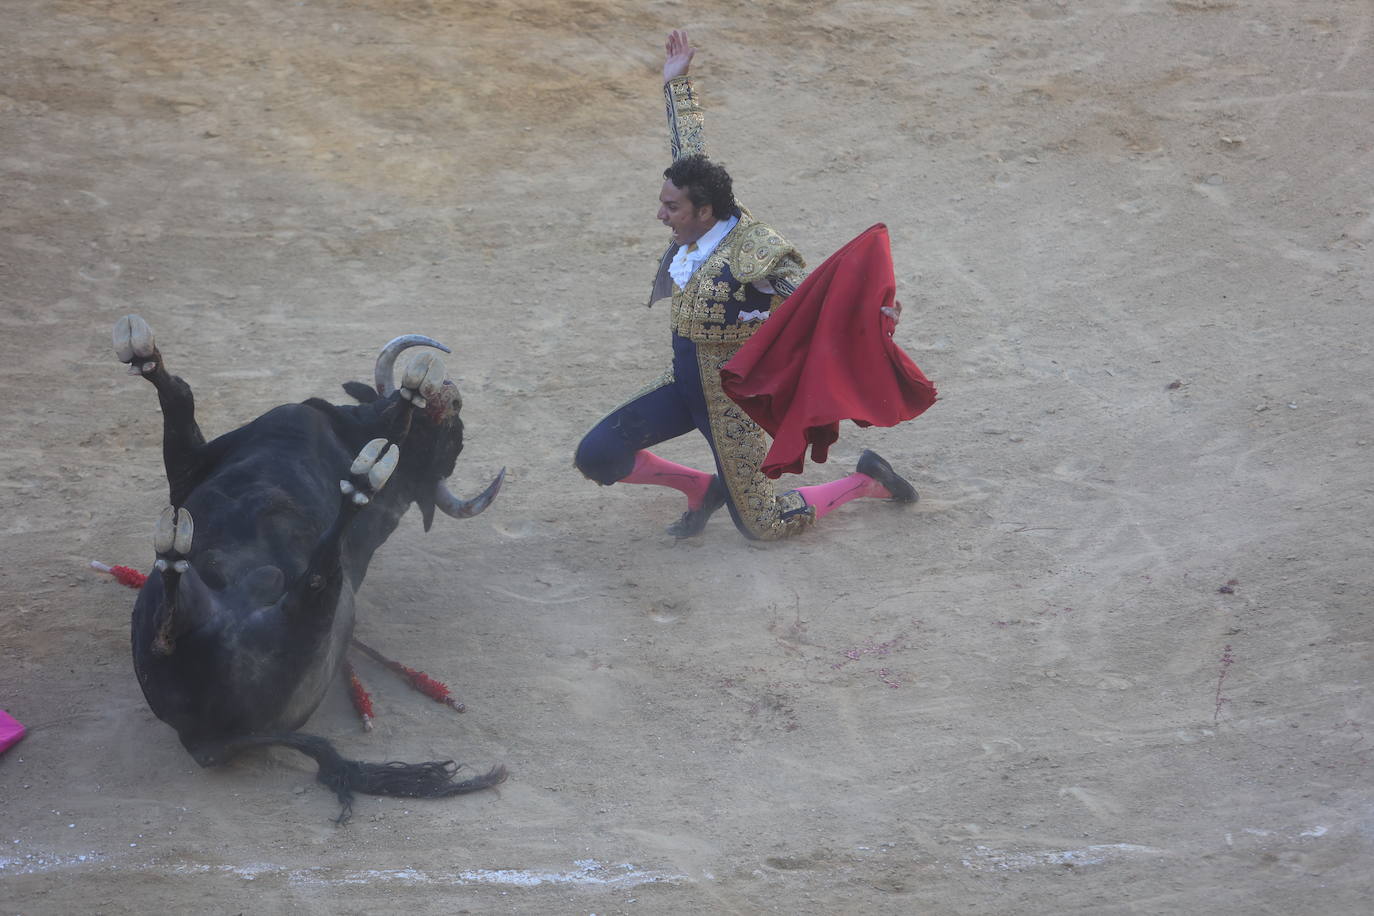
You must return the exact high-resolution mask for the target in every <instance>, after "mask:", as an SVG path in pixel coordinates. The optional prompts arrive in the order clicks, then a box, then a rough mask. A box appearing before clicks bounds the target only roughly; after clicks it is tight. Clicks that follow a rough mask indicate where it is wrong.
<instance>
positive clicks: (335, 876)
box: [0, 852, 688, 888]
mask: <svg viewBox="0 0 1374 916" xmlns="http://www.w3.org/2000/svg"><path fill="white" fill-rule="evenodd" d="M573 865H574V866H575V867H574V868H573V870H571V871H540V870H536V869H524V868H476V869H467V870H464V871H454V872H430V871H425V870H423V869H418V868H368V869H356V870H348V869H337V868H332V867H312V868H288V867H286V866H283V865H272V864H270V863H257V864H246V865H205V864H201V863H190V862H167V863H160V862H136V863H131V864H122V865H121V864H117V863H113V862H110V857H109V856H106V855H103V854H101V853H96V852H91V853H86V854H81V855H50V854H31V855H25V856H22V857H16V858H0V875H32V874H43V873H47V872H54V871H63V870H68V869H78V868H82V867H83V866H85V867H89V866H96V867H98V869H99V870H100V871H102V872H120V871H122V872H161V873H163V874H171V875H202V874H225V875H233V876H235V877H238V878H242V879H243V880H245V881H256V880H258V879H259V878H283V879H285V880H286V881H288V882H289V883H292V884H303V885H313V886H321V885H324V886H345V885H366V884H404V885H414V886H425V887H464V886H477V885H487V886H494V887H539V886H541V885H545V884H554V885H576V886H583V887H608V888H621V887H638V886H639V885H642V884H661V883H666V882H673V881H685V880H688V878H687V876H686V875H680V874H673V873H670V872H657V871H647V870H644V869H641V868H639V867H638V866H636V865H631V864H629V863H621V864H618V865H608V864H605V863H603V862H599V861H597V860H596V859H579V860H577V861H575V862H574V863H573Z"/></svg>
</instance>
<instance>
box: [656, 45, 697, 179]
mask: <svg viewBox="0 0 1374 916" xmlns="http://www.w3.org/2000/svg"><path fill="white" fill-rule="evenodd" d="M665 50H666V52H667V55H666V57H665V58H664V61H663V96H664V101H665V103H666V105H667V111H668V151H669V153H671V155H672V157H673V159H674V160H676V159H677V158H678V157H680V156H690V155H692V154H693V153H699V154H701V155H703V156H704V155H706V138H705V137H704V136H703V122H704V120H705V119H704V115H703V113H702V110H701V106H700V105H698V104H697V96H696V92H695V90H693V88H692V81H691V79H690V78H689V77H688V76H687V70H688V69H689V67H690V66H691V63H692V55H694V54H696V53H697V49H696V48H694V47H692V45H691V43H690V42H689V41H688V40H687V33H686V32H684V31H682V30H680V29H674V30H673V31H672V32H671V33H670V34H669V35H668V42H667V45H666V46H665Z"/></svg>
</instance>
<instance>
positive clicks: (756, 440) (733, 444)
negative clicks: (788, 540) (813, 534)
mask: <svg viewBox="0 0 1374 916" xmlns="http://www.w3.org/2000/svg"><path fill="white" fill-rule="evenodd" d="M696 350H697V370H698V372H700V373H701V391H702V396H703V397H704V398H705V400H706V413H707V417H708V419H709V421H710V424H711V440H712V442H713V443H714V444H715V449H716V460H717V461H718V462H719V464H720V471H721V476H722V478H723V480H724V483H725V486H726V488H727V489H728V490H729V491H730V500H731V502H733V503H734V506H735V511H736V512H737V513H738V514H739V517H740V521H741V522H742V523H743V525H744V528H745V530H746V532H747V533H748V534H749V536H750V537H752V538H756V539H758V540H761V541H776V540H779V539H781V538H785V537H791V536H792V535H794V534H798V533H800V532H801V531H803V530H805V529H806V528H808V527H810V526H811V525H812V524H813V523H814V522H815V521H816V511H815V509H813V508H811V507H810V506H808V505H807V504H806V500H804V499H802V496H801V494H800V493H798V492H797V491H796V490H788V491H787V492H786V493H783V494H781V495H774V493H773V481H772V480H771V479H769V478H768V477H766V476H765V475H764V473H763V472H762V471H761V470H760V468H762V467H763V459H764V457H765V456H767V454H768V435H767V434H766V433H765V432H764V431H763V430H762V429H760V428H759V425H758V424H757V423H755V422H754V421H753V420H752V419H750V418H749V415H748V414H746V413H745V412H744V411H743V410H741V409H740V406H739V405H738V404H736V403H735V402H734V401H732V400H730V396H729V395H727V394H726V393H725V390H724V389H723V388H722V387H721V384H720V369H721V367H722V366H724V365H725V364H726V363H727V362H729V361H730V357H732V356H734V355H735V353H736V351H738V350H739V345H738V344H736V343H698V344H697V348H696Z"/></svg>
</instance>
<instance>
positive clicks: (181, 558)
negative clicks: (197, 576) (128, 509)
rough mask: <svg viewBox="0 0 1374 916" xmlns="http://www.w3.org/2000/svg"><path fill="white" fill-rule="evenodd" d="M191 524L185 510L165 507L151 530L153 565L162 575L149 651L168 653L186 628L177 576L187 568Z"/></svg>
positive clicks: (193, 526) (191, 534)
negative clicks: (159, 614) (157, 616)
mask: <svg viewBox="0 0 1374 916" xmlns="http://www.w3.org/2000/svg"><path fill="white" fill-rule="evenodd" d="M194 536H195V523H194V522H193V520H192V519H191V513H189V512H187V511H186V510H185V509H177V508H175V507H173V506H168V507H167V508H166V509H163V510H162V516H161V517H160V518H159V519H158V520H157V526H156V527H155V528H154V529H153V550H154V552H156V554H157V562H156V563H155V564H153V565H154V568H155V569H156V570H157V571H158V572H159V573H160V574H161V575H162V618H161V619H160V620H159V621H158V623H157V635H156V636H154V637H153V652H154V653H156V654H158V655H171V654H172V652H173V651H174V650H175V649H176V640H177V637H178V636H179V635H181V633H183V632H184V631H185V629H186V625H187V620H186V619H185V618H186V615H185V614H184V613H182V612H181V610H180V608H178V606H177V597H178V592H179V587H180V585H181V575H182V573H184V572H186V570H187V569H188V568H189V567H190V563H189V562H187V560H186V557H187V555H188V554H189V553H190V552H191V541H192V539H193V538H194Z"/></svg>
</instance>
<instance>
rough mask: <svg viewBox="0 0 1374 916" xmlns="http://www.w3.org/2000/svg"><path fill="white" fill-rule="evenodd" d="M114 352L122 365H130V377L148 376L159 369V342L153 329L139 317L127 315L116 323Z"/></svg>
mask: <svg viewBox="0 0 1374 916" xmlns="http://www.w3.org/2000/svg"><path fill="white" fill-rule="evenodd" d="M114 351H115V356H117V357H119V361H120V362H121V363H128V364H129V374H130V375H147V374H148V373H150V372H153V371H154V370H156V369H157V362H158V356H159V354H158V352H157V340H156V338H154V337H153V329H152V328H150V327H149V326H148V322H146V321H144V320H143V319H142V318H140V317H139V316H137V315H125V316H124V317H123V318H121V319H119V320H118V321H116V322H115V326H114Z"/></svg>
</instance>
